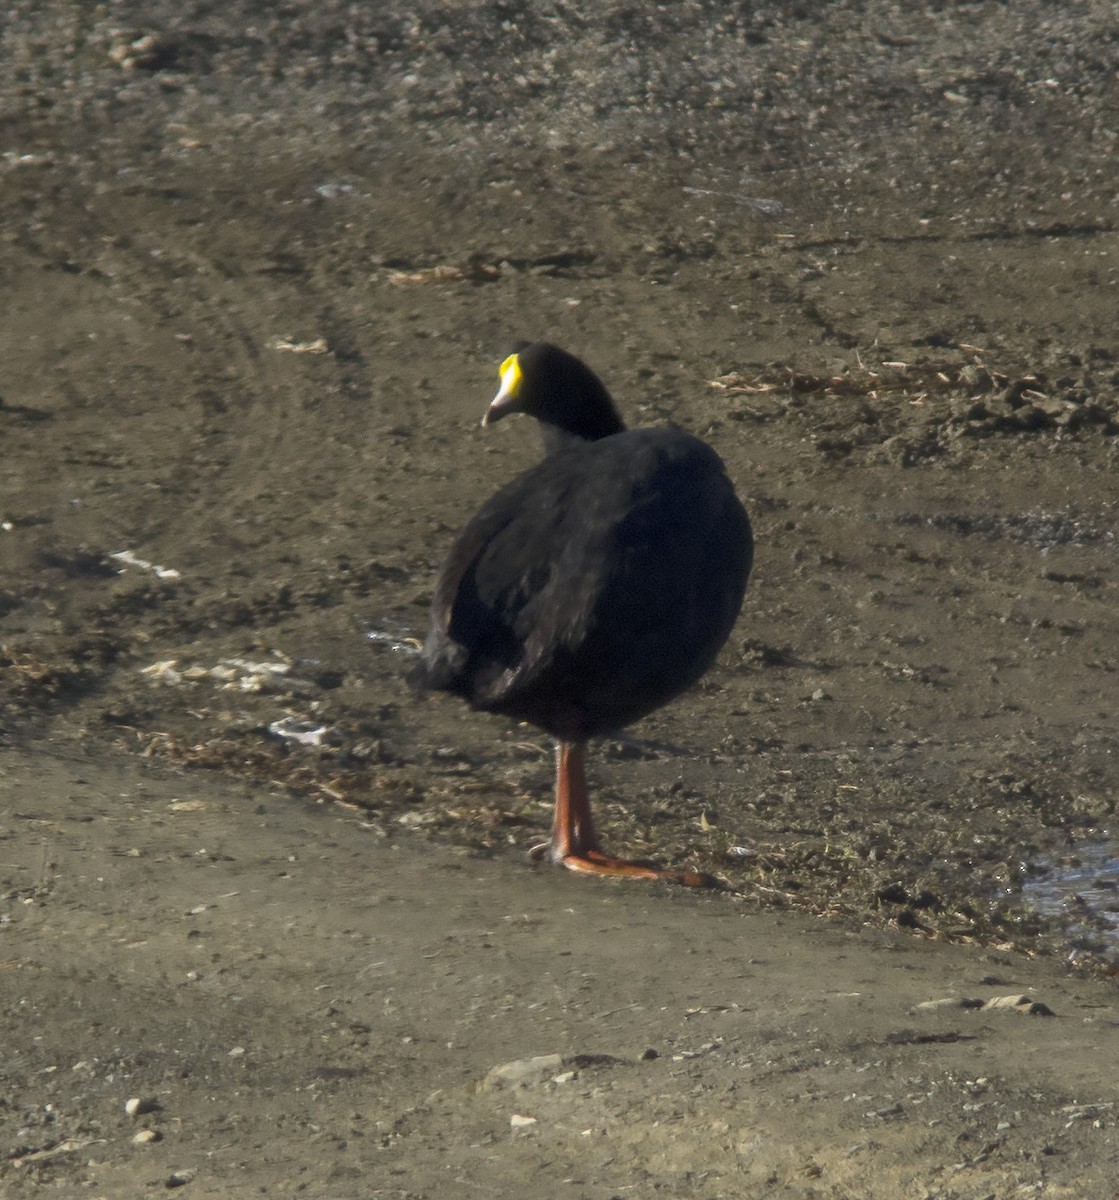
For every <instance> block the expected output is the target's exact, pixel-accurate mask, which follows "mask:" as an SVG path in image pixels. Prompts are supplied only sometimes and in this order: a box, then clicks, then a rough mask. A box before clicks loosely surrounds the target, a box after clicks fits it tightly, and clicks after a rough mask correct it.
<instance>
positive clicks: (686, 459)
mask: <svg viewBox="0 0 1119 1200" xmlns="http://www.w3.org/2000/svg"><path fill="white" fill-rule="evenodd" d="M500 376H501V387H500V390H499V391H498V393H497V396H496V397H495V398H494V400H493V402H492V404H491V405H490V407H489V410H488V412H487V413H486V415H485V418H484V419H483V422H482V423H483V424H484V425H489V424H492V423H493V422H494V421H497V420H499V419H500V418H502V417H504V416H505V415H506V414H508V413H514V412H520V413H525V414H527V415H528V416H531V417H535V418H536V420H537V421H538V422H539V426H540V431H541V434H542V437H543V441H544V447H545V456H544V458H543V460H542V461H541V462H539V463H538V464H537V465H536V466H534V467H531V468H530V469H529V470H527V471H525V472H524V473H523V474H521V475H518V476H517V478H515V479H514V480H513V481H512V482H511V483H508V484H506V485H505V487H503V488H501V490H500V491H498V492H497V493H496V495H494V496H493V497H491V499H490V500H488V501H487V502H486V503H485V504H483V505H482V507H481V508H480V509H479V510H478V512H477V513H475V515H474V516H473V517H472V518H471V519H470V520H469V521H468V522H467V524H466V525H465V527H464V528H463V529H462V531H461V532H460V533H459V534H458V537H457V538H456V539H455V542H454V545H453V546H452V547H451V551H450V553H449V554H448V556H447V560H446V562H445V563H444V565H443V569H442V572H441V574H440V576H439V580H438V583H437V585H436V588H435V595H434V598H433V601H432V608H431V631H430V633H429V634H428V636H427V640H426V641H425V643H424V648H423V658H422V661H421V665H420V667H419V669H418V671H417V673H416V682H417V683H418V684H419V685H420V686H421V687H426V688H435V689H440V690H443V691H447V692H451V693H453V694H454V695H456V696H461V697H462V698H463V699H464V700H466V701H467V702H468V703H469V704H470V705H471V706H472V707H474V708H476V709H481V710H482V711H484V712H492V713H501V714H502V715H504V716H507V717H513V718H515V719H517V720H520V721H527V722H529V723H530V724H532V725H535V726H537V727H538V728H540V729H542V730H545V731H546V732H547V733H549V734H551V735H552V737H554V738H555V739H556V797H555V815H554V820H553V827H552V837H551V841H550V842H549V843H546V844H545V845H543V846H540V847H537V848H536V850H535V851H534V852H533V854H534V857H547V858H548V859H550V860H551V861H552V862H554V863H559V864H562V865H563V866H565V867H569V868H571V869H572V870H575V871H583V872H587V873H590V874H597V875H616V876H628V877H632V878H640V879H670V880H675V881H676V882H679V883H684V884H689V885H692V886H700V885H703V884H707V883H710V882H712V881H711V880H710V879H709V877H707V876H705V875H702V874H699V873H696V872H686V871H671V870H664V869H661V868H657V867H651V866H645V865H641V864H637V863H632V862H628V861H626V860H624V859H619V858H614V857H613V856H611V855H608V854H605V853H604V852H603V851H602V849H601V847H600V846H599V843H598V839H597V837H596V835H595V830H594V823H593V821H592V819H591V811H590V804H589V800H588V796H587V785H586V777H585V774H584V754H585V748H586V743H587V739H588V738H592V737H595V736H597V735H600V734H608V733H613V732H615V731H617V730H620V729H622V728H623V727H625V726H627V725H629V724H631V723H632V722H634V721H637V720H639V719H640V718H641V717H644V716H646V715H648V714H649V713H651V712H653V710H654V709H657V708H660V706H661V705H662V704H666V703H667V702H668V701H669V700H671V699H672V698H673V697H674V696H677V695H679V693H680V692H682V691H683V690H684V689H685V688H687V687H689V686H690V685H691V684H693V683H694V682H695V681H696V680H697V679H699V677H700V676H701V675H702V674H703V673H704V671H706V670H707V668H708V667H709V666H710V665H711V663H712V661H713V660H714V658H715V656H716V654H717V653H718V652H719V649H720V647H721V646H722V645H723V643H724V642H725V641H726V639H727V636H728V635H729V634H730V631H731V628H732V626H733V625H734V622H735V618H736V617H737V616H738V611H739V608H740V607H741V605H742V597H743V593H744V591H745V588H746V578H747V576H748V574H749V571H750V563H751V558H752V554H753V538H752V534H751V530H750V522H749V518H748V517H747V515H746V511H745V509H744V508H743V507H742V504H741V503H740V502H739V500H738V497H737V496H736V495H735V493H734V488H733V487H732V486H731V483H730V480H729V479H728V478H727V476H726V473H725V471H724V469H723V464H722V462H721V460H720V459H719V457H718V455H717V454H716V453H715V452H714V451H713V450H712V449H711V447H710V446H708V445H706V444H705V443H704V442H701V441H700V440H699V439H698V438H695V437H692V436H691V435H690V434H688V433H684V432H683V431H682V430H678V429H636V430H627V429H626V427H625V425H624V424H623V422H622V419H621V417H620V416H619V415H618V411H617V409H616V408H615V406H614V403H613V401H612V400H611V398H610V395H609V393H608V392H607V390H606V388H605V387H604V386H603V384H602V382H601V381H600V380H599V379H598V377H597V376H596V375H595V374H594V373H593V372H592V371H591V370H590V368H589V367H587V366H586V364H584V363H583V362H581V361H580V360H579V359H577V358H575V357H574V356H573V355H571V354H568V353H567V352H566V351H564V350H561V349H559V348H558V347H556V346H553V345H550V344H548V343H546V342H537V343H534V344H533V345H530V346H527V347H526V348H524V349H522V350H520V351H518V352H517V353H516V354H512V355H510V356H509V357H508V358H507V359H506V360H505V362H504V363H503V364H502V365H501V369H500Z"/></svg>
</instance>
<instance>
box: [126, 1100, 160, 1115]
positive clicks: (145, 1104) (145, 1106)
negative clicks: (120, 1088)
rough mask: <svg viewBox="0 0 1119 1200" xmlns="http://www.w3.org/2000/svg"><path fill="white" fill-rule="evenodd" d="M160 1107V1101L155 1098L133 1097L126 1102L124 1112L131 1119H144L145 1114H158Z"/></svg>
mask: <svg viewBox="0 0 1119 1200" xmlns="http://www.w3.org/2000/svg"><path fill="white" fill-rule="evenodd" d="M159 1107H160V1104H159V1101H158V1100H157V1099H156V1098H155V1097H154V1096H133V1097H132V1099H131V1100H126V1101H125V1104H124V1111H125V1112H126V1113H128V1115H129V1116H130V1117H142V1116H143V1115H144V1114H145V1113H150V1112H157V1111H158V1110H159Z"/></svg>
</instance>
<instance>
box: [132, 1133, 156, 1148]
mask: <svg viewBox="0 0 1119 1200" xmlns="http://www.w3.org/2000/svg"><path fill="white" fill-rule="evenodd" d="M132 1141H133V1142H134V1143H135V1144H136V1145H137V1146H146V1145H148V1144H149V1143H151V1142H158V1141H159V1134H158V1133H157V1132H156V1131H155V1130H154V1129H141V1130H140V1132H139V1133H137V1134H135V1135H133V1138H132Z"/></svg>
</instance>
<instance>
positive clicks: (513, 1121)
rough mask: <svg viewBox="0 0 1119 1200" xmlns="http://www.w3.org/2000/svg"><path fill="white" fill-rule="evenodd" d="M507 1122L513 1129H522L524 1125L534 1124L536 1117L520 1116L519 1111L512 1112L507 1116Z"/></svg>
mask: <svg viewBox="0 0 1119 1200" xmlns="http://www.w3.org/2000/svg"><path fill="white" fill-rule="evenodd" d="M509 1124H510V1125H512V1126H513V1128H514V1129H524V1127H525V1126H526V1125H535V1124H536V1118H535V1117H522V1116H521V1115H520V1114H519V1113H514V1114H513V1115H512V1116H511V1117H510V1118H509Z"/></svg>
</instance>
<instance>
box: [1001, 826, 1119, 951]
mask: <svg viewBox="0 0 1119 1200" xmlns="http://www.w3.org/2000/svg"><path fill="white" fill-rule="evenodd" d="M1035 869H1037V870H1038V872H1039V873H1038V874H1035V875H1034V876H1033V877H1032V878H1031V879H1029V880H1028V881H1027V882H1026V884H1025V886H1024V887H1023V889H1022V890H1023V894H1024V896H1025V899H1026V900H1027V902H1028V903H1029V904H1030V905H1032V906H1033V907H1034V908H1035V909H1036V910H1037V911H1038V912H1039V913H1043V914H1044V915H1045V916H1048V917H1056V918H1058V919H1059V920H1061V921H1062V922H1064V924H1065V925H1066V926H1067V927H1068V929H1069V932H1070V934H1072V935H1073V936H1072V942H1073V945H1074V946H1077V945H1079V946H1081V947H1083V948H1085V949H1087V948H1090V947H1091V948H1097V947H1098V948H1099V949H1101V950H1102V951H1103V953H1105V954H1106V955H1107V956H1108V957H1109V958H1116V959H1119V842H1115V841H1110V840H1109V841H1097V842H1085V843H1083V844H1081V845H1080V846H1078V847H1076V849H1075V850H1074V851H1072V852H1070V853H1069V854H1064V855H1061V856H1060V857H1059V858H1057V857H1050V858H1047V859H1042V860H1040V861H1039V862H1038V863H1037V864H1036V865H1035ZM1074 953H1075V951H1074Z"/></svg>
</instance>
